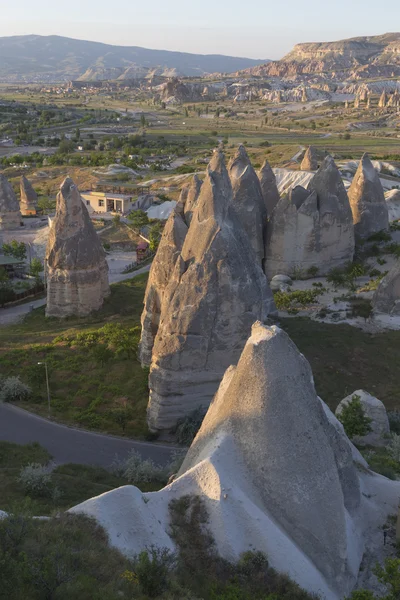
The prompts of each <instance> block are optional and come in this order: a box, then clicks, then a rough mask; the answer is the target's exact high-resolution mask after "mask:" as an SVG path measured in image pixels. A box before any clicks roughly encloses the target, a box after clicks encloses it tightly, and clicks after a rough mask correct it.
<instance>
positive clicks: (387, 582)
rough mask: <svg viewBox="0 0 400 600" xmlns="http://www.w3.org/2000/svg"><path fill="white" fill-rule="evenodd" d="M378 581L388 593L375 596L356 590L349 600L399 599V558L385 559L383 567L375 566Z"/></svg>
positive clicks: (365, 591)
mask: <svg viewBox="0 0 400 600" xmlns="http://www.w3.org/2000/svg"><path fill="white" fill-rule="evenodd" d="M374 574H375V575H376V577H377V579H378V581H379V582H380V583H381V584H383V585H384V586H385V587H386V589H387V590H388V593H387V594H385V595H384V596H382V595H381V594H379V595H378V596H376V595H375V594H374V593H373V592H370V591H368V590H357V591H355V592H353V593H352V595H351V596H350V598H349V600H398V598H400V558H386V560H385V562H384V565H383V566H382V565H376V567H375V569H374Z"/></svg>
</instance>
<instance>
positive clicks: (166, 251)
mask: <svg viewBox="0 0 400 600" xmlns="http://www.w3.org/2000/svg"><path fill="white" fill-rule="evenodd" d="M186 198H187V196H186V191H184V190H182V195H181V202H182V201H184V200H186ZM181 202H178V205H177V207H176V208H175V210H174V211H173V212H172V213H171V215H170V216H169V218H168V221H167V223H166V225H165V227H164V231H163V234H162V238H161V241H160V244H159V246H158V250H157V254H156V256H155V258H154V260H153V263H152V265H151V269H150V274H149V279H148V282H147V287H146V293H145V297H144V310H143V313H142V319H141V320H142V335H141V339H140V344H139V357H140V361H141V363H142V366H149V365H150V363H151V357H152V352H153V344H154V338H155V337H156V335H157V331H158V325H159V321H160V314H161V303H162V299H163V296H164V292H165V289H166V287H167V285H168V283H169V281H170V279H171V276H172V273H173V271H174V267H175V263H176V261H177V260H178V257H179V256H180V253H181V250H182V247H183V243H184V241H185V237H186V234H187V231H188V228H187V225H186V223H185V221H184V219H183V214H182V211H183V204H182V203H181ZM180 211H181V212H180Z"/></svg>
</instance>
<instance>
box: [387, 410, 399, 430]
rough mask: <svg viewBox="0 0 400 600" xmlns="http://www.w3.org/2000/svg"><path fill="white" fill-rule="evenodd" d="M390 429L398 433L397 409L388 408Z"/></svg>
mask: <svg viewBox="0 0 400 600" xmlns="http://www.w3.org/2000/svg"><path fill="white" fill-rule="evenodd" d="M387 414H388V418H389V425H390V431H392V432H393V433H397V434H400V412H399V411H397V410H388V413H387Z"/></svg>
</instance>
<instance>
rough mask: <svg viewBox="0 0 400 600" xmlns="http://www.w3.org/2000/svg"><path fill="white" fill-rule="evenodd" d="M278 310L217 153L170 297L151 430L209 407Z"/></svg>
mask: <svg viewBox="0 0 400 600" xmlns="http://www.w3.org/2000/svg"><path fill="white" fill-rule="evenodd" d="M271 313H275V306H274V302H273V298H272V294H271V291H270V289H269V287H268V283H267V280H266V278H265V276H264V274H263V272H262V270H261V267H259V265H258V264H257V263H256V260H255V256H254V253H253V251H252V249H251V246H250V244H249V240H248V236H247V234H246V233H245V231H244V229H243V227H242V226H241V224H240V222H239V220H238V219H237V216H236V212H235V210H234V209H233V208H232V187H231V183H230V180H229V176H228V172H227V170H226V167H225V163H224V158H223V155H222V153H220V152H216V153H215V155H214V157H213V159H212V161H211V163H210V164H209V166H208V168H207V175H206V179H205V181H204V183H203V185H202V188H201V193H200V197H199V200H198V203H197V206H196V209H195V211H194V213H193V218H192V222H191V225H190V228H189V231H188V233H187V235H186V238H185V241H184V244H183V247H182V251H181V253H180V256H179V257H178V259H177V261H176V264H175V269H174V272H173V275H172V278H171V281H170V283H169V285H168V286H167V288H166V290H165V293H164V297H163V301H162V306H161V316H160V324H159V327H158V332H157V335H156V338H155V341H154V348H153V359H152V363H151V368H150V377H149V387H150V400H149V406H148V424H149V427H150V428H151V429H152V430H160V429H168V428H170V427H172V426H173V425H174V424H175V423H176V421H177V420H178V419H179V418H180V417H182V416H184V415H186V414H189V413H190V412H192V411H193V410H194V409H195V408H197V407H199V406H204V407H205V408H206V407H207V406H208V404H209V403H210V401H211V399H212V397H213V395H214V394H215V392H216V390H217V388H218V385H219V383H220V381H221V379H222V376H223V374H224V372H225V370H226V368H227V367H228V366H229V365H231V364H234V363H236V361H237V359H238V357H239V356H240V353H241V351H242V349H243V346H244V344H245V342H246V339H247V337H248V335H249V333H250V330H251V326H252V323H253V322H254V320H257V319H259V320H261V321H265V319H267V317H268V315H269V314H271Z"/></svg>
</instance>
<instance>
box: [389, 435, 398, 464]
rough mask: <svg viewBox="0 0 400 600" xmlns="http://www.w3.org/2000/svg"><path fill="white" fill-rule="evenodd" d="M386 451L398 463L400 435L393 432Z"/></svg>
mask: <svg viewBox="0 0 400 600" xmlns="http://www.w3.org/2000/svg"><path fill="white" fill-rule="evenodd" d="M388 452H389V454H390V456H391V457H392V458H394V460H397V462H399V463H400V435H398V434H397V433H393V435H392V439H391V440H390V444H389V446H388Z"/></svg>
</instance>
